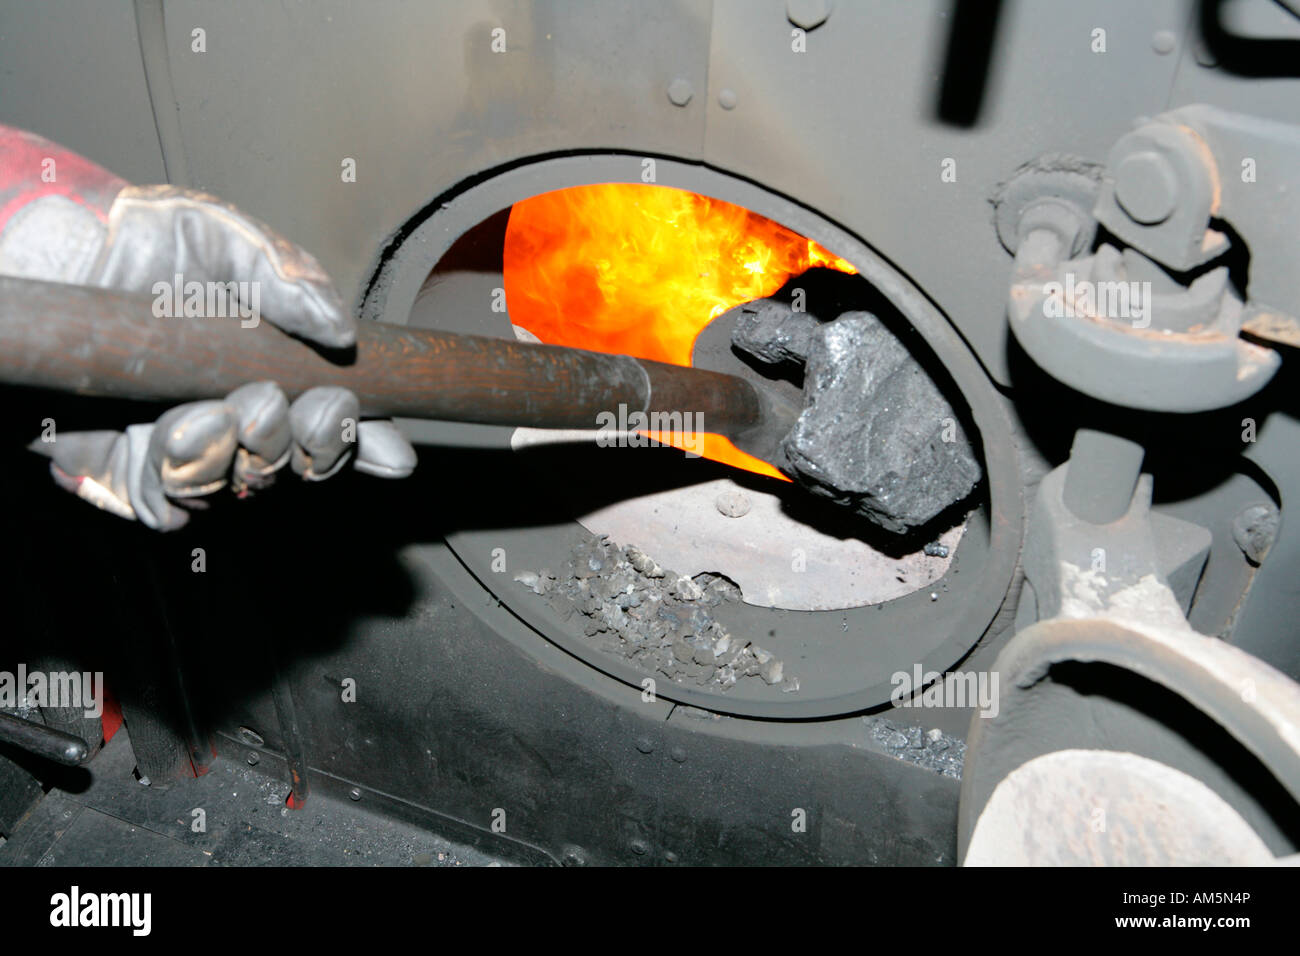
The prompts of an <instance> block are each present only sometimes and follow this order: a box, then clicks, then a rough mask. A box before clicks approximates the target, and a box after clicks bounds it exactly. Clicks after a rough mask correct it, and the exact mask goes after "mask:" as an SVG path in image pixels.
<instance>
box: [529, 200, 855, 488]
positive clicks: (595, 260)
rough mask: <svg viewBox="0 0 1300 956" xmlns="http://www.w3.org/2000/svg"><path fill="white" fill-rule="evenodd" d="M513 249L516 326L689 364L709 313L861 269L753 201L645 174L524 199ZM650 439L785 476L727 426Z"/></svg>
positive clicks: (568, 341) (576, 343)
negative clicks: (756, 208)
mask: <svg viewBox="0 0 1300 956" xmlns="http://www.w3.org/2000/svg"><path fill="white" fill-rule="evenodd" d="M504 258H505V263H504V264H505V270H504V271H505V290H506V300H507V302H508V303H509V308H510V318H511V321H512V322H513V323H514V324H515V325H517V326H520V327H521V328H524V329H526V330H527V331H529V332H531V333H532V334H533V335H535V336H537V337H538V338H539V339H540V340H541V341H543V342H546V343H549V344H551V345H568V346H573V347H576V348H584V349H591V350H594V351H599V352H617V353H622V354H626V355H634V356H636V357H637V358H645V359H654V360H656V361H660V362H671V363H673V364H676V365H690V364H691V351H692V347H693V345H694V343H695V337H696V336H697V335H698V334H699V333H700V331H701V330H702V329H703V328H704V327H705V326H707V325H708V324H709V322H710V321H712V320H713V319H714V318H716V317H717V316H719V315H721V314H722V313H723V312H726V311H727V310H728V309H731V308H734V307H735V306H737V305H741V304H743V303H745V302H749V301H751V300H754V299H759V298H763V297H765V296H770V295H772V294H773V293H774V292H776V291H777V290H778V289H780V288H781V287H782V286H783V285H784V284H785V283H786V281H787V280H788V279H789V278H790V277H791V276H797V275H800V274H802V273H803V272H805V271H806V270H808V269H810V268H812V267H814V266H821V267H825V268H830V269H835V270H838V271H841V272H846V273H850V274H853V273H855V272H856V270H855V269H854V268H853V266H852V265H850V264H849V263H848V262H846V261H845V260H844V259H841V258H839V257H837V256H835V255H834V254H833V253H831V252H829V251H827V250H826V249H824V248H822V247H821V246H819V245H818V244H817V243H815V242H813V241H812V240H811V239H807V238H805V237H803V236H800V235H799V234H798V233H795V232H792V231H791V230H789V229H786V228H785V227H784V226H780V225H778V224H777V223H775V222H772V221H771V220H770V219H766V218H764V217H763V216H760V215H758V214H757V213H754V212H751V211H749V210H748V209H744V208H742V207H740V206H736V205H733V204H731V203H727V202H723V201H721V200H718V199H713V198H711V197H708V196H702V195H700V194H698V193H692V192H687V191H685V190H680V189H673V188H670V187H667V186H655V185H647V184H641V183H607V184H601V185H594V186H576V187H573V188H570V189H561V190H557V191H555V192H549V193H543V194H542V195H540V196H535V197H533V198H531V199H526V200H523V201H521V202H517V203H515V204H514V207H513V208H512V209H511V212H510V221H509V225H508V226H507V229H506V239H505V250H504ZM682 411H690V410H689V409H683V410H682ZM704 425H705V427H706V428H707V426H708V422H707V421H706V422H705V423H704ZM651 437H653V438H654V439H655V440H657V441H660V442H663V443H664V444H669V445H674V446H675V447H679V448H680V447H690V448H691V449H692V450H694V451H697V452H699V451H702V453H703V455H704V457H706V458H711V459H714V460H716V461H720V462H724V463H726V464H729V465H732V466H734V467H738V468H743V469H746V470H748V471H752V472H757V473H758V474H762V475H769V476H772V477H776V478H784V476H783V475H781V474H780V472H778V471H777V470H776V469H775V468H773V467H772V466H771V465H769V464H767V463H766V462H763V461H760V460H759V459H757V458H754V457H752V456H750V455H747V454H745V453H744V452H742V451H740V450H739V449H738V448H736V447H735V446H734V445H732V444H731V442H730V441H728V440H727V439H726V438H724V437H722V436H721V435H713V434H705V435H702V436H684V435H680V434H652V435H651Z"/></svg>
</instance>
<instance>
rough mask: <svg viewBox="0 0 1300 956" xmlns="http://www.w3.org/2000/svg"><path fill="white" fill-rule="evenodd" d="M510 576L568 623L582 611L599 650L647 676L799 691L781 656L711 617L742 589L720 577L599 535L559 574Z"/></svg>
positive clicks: (733, 601)
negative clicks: (669, 564) (689, 572)
mask: <svg viewBox="0 0 1300 956" xmlns="http://www.w3.org/2000/svg"><path fill="white" fill-rule="evenodd" d="M515 580H516V581H518V582H519V583H520V584H522V585H524V586H525V587H527V588H529V589H530V590H532V591H533V592H534V593H535V594H538V595H541V596H542V597H544V598H545V599H546V600H547V602H548V603H549V604H550V605H551V607H552V608H553V609H554V610H555V611H557V612H558V613H559V614H560V615H561V616H562V617H564V618H565V619H566V620H567V619H568V618H570V617H572V616H573V615H574V614H578V615H581V616H582V617H583V618H585V620H584V621H583V622H582V624H583V632H584V633H585V634H586V635H587V637H589V638H593V639H597V640H599V641H600V647H601V649H602V650H604V651H606V652H608V653H611V654H617V655H619V656H621V657H625V658H627V659H628V660H630V661H631V662H632V663H634V664H636V665H637V666H638V667H640V668H641V669H643V670H645V671H647V672H648V673H658V674H662V675H664V676H665V677H667V678H669V679H670V680H672V681H674V682H676V683H678V684H687V683H690V684H696V685H698V686H701V687H713V688H716V689H719V690H723V691H726V690H729V689H731V688H732V687H734V686H735V685H736V684H737V683H739V682H740V681H742V680H746V679H751V680H760V681H763V682H764V683H766V684H769V685H777V686H780V688H781V690H782V691H786V692H794V691H797V690H798V689H799V680H798V678H795V677H792V676H790V675H789V674H787V673H786V671H785V664H784V662H783V661H781V660H780V659H779V658H778V657H776V656H775V655H774V654H773V653H772V652H771V651H768V650H766V649H764V648H762V647H759V646H757V645H755V644H753V643H751V642H749V641H748V640H745V639H743V638H740V637H737V636H735V635H733V634H731V633H729V632H728V631H727V630H726V628H724V627H723V626H722V624H721V623H719V621H718V620H717V619H716V617H715V616H714V614H713V611H714V609H716V608H719V607H723V606H725V605H728V604H737V603H739V602H740V600H741V593H740V588H738V587H736V585H735V584H733V583H732V582H731V581H730V580H728V579H727V578H726V577H724V576H722V575H719V574H708V573H705V574H697V575H695V576H694V577H686V576H685V575H680V574H677V573H676V572H674V571H670V570H668V569H667V568H664V567H661V566H660V565H659V564H658V562H656V561H655V560H654V559H653V558H651V557H650V556H649V555H648V554H646V553H645V552H643V551H641V550H640V549H638V548H635V547H632V546H630V545H629V546H626V547H619V546H618V545H615V544H613V543H612V542H610V541H609V539H608V536H606V535H601V536H600V537H599V538H592V539H591V540H589V541H585V542H583V543H582V544H579V545H578V546H577V547H575V548H574V549H573V551H572V553H571V554H569V555H568V556H567V557H566V558H565V562H564V565H563V566H562V567H561V568H560V569H559V570H558V571H555V572H552V571H551V570H549V569H545V568H543V569H541V570H539V571H521V572H519V573H518V574H516V575H515Z"/></svg>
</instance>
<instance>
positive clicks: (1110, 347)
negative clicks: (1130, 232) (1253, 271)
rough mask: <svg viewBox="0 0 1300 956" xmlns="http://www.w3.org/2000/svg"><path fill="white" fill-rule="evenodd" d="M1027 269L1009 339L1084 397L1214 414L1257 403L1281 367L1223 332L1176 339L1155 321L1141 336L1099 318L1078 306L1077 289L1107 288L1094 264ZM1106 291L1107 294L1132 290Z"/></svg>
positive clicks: (1013, 302) (1021, 275)
mask: <svg viewBox="0 0 1300 956" xmlns="http://www.w3.org/2000/svg"><path fill="white" fill-rule="evenodd" d="M1023 265H1024V264H1023V263H1022V262H1021V260H1020V259H1019V258H1018V259H1017V272H1018V276H1017V280H1016V281H1015V282H1013V283H1012V286H1011V294H1010V298H1009V300H1008V308H1007V315H1008V317H1009V319H1010V322H1011V331H1012V333H1013V334H1014V335H1015V337H1016V340H1017V341H1018V342H1019V343H1020V345H1021V346H1022V347H1023V348H1024V350H1025V352H1026V353H1028V354H1029V356H1030V357H1031V358H1032V359H1033V360H1034V361H1035V362H1036V363H1037V364H1038V365H1039V366H1041V367H1042V368H1043V370H1044V371H1046V372H1047V373H1048V374H1049V375H1051V376H1052V377H1053V378H1055V379H1057V380H1058V381H1060V382H1063V383H1065V384H1066V385H1068V386H1070V387H1071V388H1073V389H1076V390H1078V391H1080V392H1083V393H1084V394H1086V395H1091V396H1093V397H1094V398H1098V399H1101V400H1102V401H1106V402H1110V403H1111V404H1114V405H1122V406H1125V407H1127V408H1137V409H1142V410H1144V411H1154V412H1203V411H1211V410H1213V409H1217V408H1225V407H1227V406H1229V405H1235V404H1236V403H1237V402H1240V401H1244V400H1245V399H1247V398H1249V397H1250V396H1251V395H1254V394H1255V393H1256V392H1258V391H1259V390H1260V389H1261V388H1263V387H1264V386H1265V385H1267V384H1268V382H1269V380H1270V379H1272V377H1273V375H1274V374H1275V373H1276V372H1277V370H1278V368H1279V367H1280V366H1281V364H1282V359H1281V356H1279V355H1278V353H1277V352H1275V351H1273V350H1272V349H1268V348H1264V347H1262V346H1258V345H1254V344H1252V343H1250V342H1247V341H1246V340H1244V339H1242V338H1240V337H1239V336H1237V335H1235V334H1228V332H1227V331H1225V330H1223V329H1221V328H1210V329H1206V330H1203V331H1197V332H1174V331H1170V330H1167V329H1161V328H1157V327H1156V326H1155V325H1153V324H1150V316H1149V315H1148V316H1146V317H1145V322H1146V323H1147V324H1146V327H1141V328H1139V327H1135V326H1134V325H1133V324H1131V323H1130V324H1129V325H1123V324H1120V323H1119V322H1117V321H1113V320H1111V319H1109V318H1103V317H1101V316H1099V315H1098V314H1097V309H1096V308H1095V306H1096V303H1095V302H1091V303H1089V304H1087V305H1078V304H1076V301H1077V300H1075V298H1074V296H1073V295H1072V291H1073V290H1074V289H1076V288H1078V289H1082V288H1085V287H1086V288H1088V289H1089V290H1092V289H1093V288H1094V286H1100V285H1103V283H1094V282H1093V280H1092V278H1091V276H1092V265H1093V263H1092V260H1091V258H1089V259H1080V260H1071V261H1067V262H1064V263H1062V264H1061V265H1060V266H1059V267H1056V268H1055V269H1052V271H1050V272H1047V269H1050V268H1051V267H1050V266H1047V267H1045V268H1040V269H1035V270H1027V269H1024V268H1022V267H1023ZM1026 272H1032V273H1037V274H1028V275H1026ZM1044 273H1047V274H1046V275H1045V274H1044ZM1104 284H1105V285H1106V286H1107V287H1108V288H1107V289H1106V291H1107V293H1108V294H1109V292H1110V291H1111V288H1113V287H1114V286H1125V287H1127V285H1128V283H1104ZM1125 292H1126V293H1127V289H1125ZM1091 294H1092V293H1091V291H1090V295H1091ZM1125 301H1127V295H1126V296H1125ZM1145 307H1146V308H1148V309H1149V308H1150V307H1151V304H1150V303H1149V302H1148V303H1147V304H1146V306H1145ZM1229 307H1230V306H1229ZM1139 321H1141V320H1139Z"/></svg>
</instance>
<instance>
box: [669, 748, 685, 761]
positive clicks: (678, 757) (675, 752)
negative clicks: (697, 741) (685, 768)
mask: <svg viewBox="0 0 1300 956" xmlns="http://www.w3.org/2000/svg"><path fill="white" fill-rule="evenodd" d="M668 756H670V757H672V758H673V759H674V760H675V761H677V762H678V763H686V749H685V748H684V747H674V748H673V749H672V750H670V751H668Z"/></svg>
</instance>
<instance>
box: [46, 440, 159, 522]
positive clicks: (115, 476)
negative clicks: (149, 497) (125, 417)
mask: <svg viewBox="0 0 1300 956" xmlns="http://www.w3.org/2000/svg"><path fill="white" fill-rule="evenodd" d="M28 447H29V448H31V450H32V451H36V452H40V453H41V454H43V455H48V456H49V458H50V459H51V460H50V474H51V475H52V476H53V478H54V481H55V482H56V483H57V484H58V485H59V487H61V488H63V489H64V490H65V491H70V492H72V493H73V494H74V495H76V496H77V497H78V498H81V499H83V500H85V501H89V502H90V503H91V504H93V505H94V506H95V507H97V508H103V509H104V510H105V511H110V512H112V513H113V514H115V515H117V516H119V517H121V518H127V519H134V518H135V512H134V510H133V509H132V507H131V498H130V493H129V492H128V490H127V482H126V476H127V442H126V436H125V435H123V434H122V433H121V432H111V431H97V432H64V433H63V434H61V435H59V436H58V438H57V439H56V440H55V441H53V442H49V443H45V442H40V441H37V442H33V443H32V444H31V445H29V446H28Z"/></svg>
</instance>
